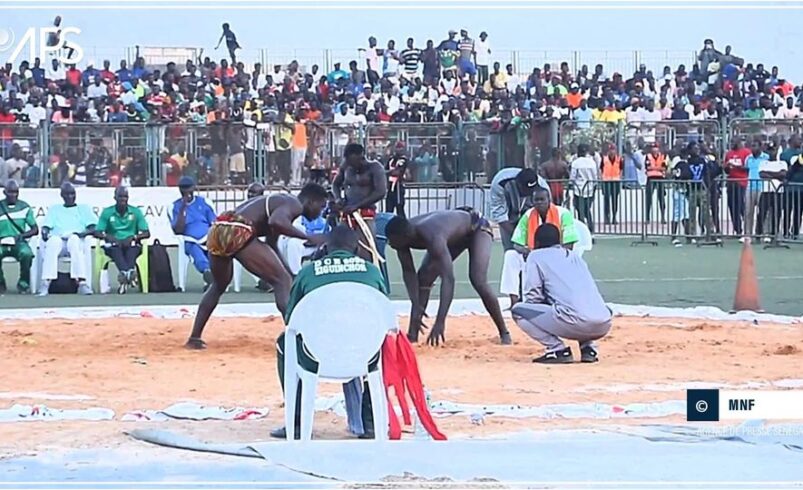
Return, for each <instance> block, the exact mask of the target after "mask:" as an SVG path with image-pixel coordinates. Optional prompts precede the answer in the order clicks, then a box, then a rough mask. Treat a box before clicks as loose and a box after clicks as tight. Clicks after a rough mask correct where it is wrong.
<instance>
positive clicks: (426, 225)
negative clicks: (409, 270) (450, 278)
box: [410, 210, 473, 250]
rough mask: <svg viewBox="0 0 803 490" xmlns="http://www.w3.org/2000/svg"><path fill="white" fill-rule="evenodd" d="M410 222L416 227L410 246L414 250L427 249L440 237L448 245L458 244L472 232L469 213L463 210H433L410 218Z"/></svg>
mask: <svg viewBox="0 0 803 490" xmlns="http://www.w3.org/2000/svg"><path fill="white" fill-rule="evenodd" d="M410 224H411V225H413V226H415V229H416V238H415V239H414V240H413V241H412V242H411V243H410V248H412V249H416V250H429V249H430V248H432V247H433V246H434V245H435V244H436V243H437V242H439V241H440V240H442V239H446V243H447V245H448V246H450V247H451V246H454V245H460V244H462V243H463V242H465V241H466V240H467V239H468V238H469V237H470V236H471V235H472V234H473V231H472V229H471V215H470V214H469V213H466V212H464V211H456V210H448V211H433V212H431V213H427V214H423V215H420V216H416V217H414V218H411V219H410Z"/></svg>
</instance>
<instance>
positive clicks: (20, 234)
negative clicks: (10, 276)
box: [0, 180, 39, 294]
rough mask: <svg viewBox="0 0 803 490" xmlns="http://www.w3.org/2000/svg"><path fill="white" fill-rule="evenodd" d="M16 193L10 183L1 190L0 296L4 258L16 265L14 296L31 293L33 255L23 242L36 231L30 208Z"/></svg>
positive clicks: (37, 231) (17, 191) (12, 184)
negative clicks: (2, 195)
mask: <svg viewBox="0 0 803 490" xmlns="http://www.w3.org/2000/svg"><path fill="white" fill-rule="evenodd" d="M19 192H20V190H19V186H18V185H17V183H16V182H15V181H13V180H10V181H8V182H7V183H6V187H5V189H4V190H3V193H4V194H5V196H6V198H5V199H3V200H2V201H0V294H5V292H6V279H5V276H4V275H3V266H2V261H3V259H5V258H6V257H10V258H12V259H14V260H16V261H17V262H19V265H20V275H19V280H18V281H17V292H19V293H20V294H25V293H29V292H30V290H31V264H33V251H32V250H31V247H30V246H28V242H27V240H28V239H30V238H32V237H34V236H36V235H37V234H39V228H38V227H37V226H36V220H34V217H33V211H32V210H31V207H30V206H28V203H26V202H25V201H20V200H19Z"/></svg>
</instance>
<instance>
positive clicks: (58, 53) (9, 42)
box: [0, 26, 84, 65]
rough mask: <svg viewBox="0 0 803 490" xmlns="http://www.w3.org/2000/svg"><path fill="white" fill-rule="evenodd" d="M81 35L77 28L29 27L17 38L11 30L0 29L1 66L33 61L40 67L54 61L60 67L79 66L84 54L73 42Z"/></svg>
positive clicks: (79, 46)
mask: <svg viewBox="0 0 803 490" xmlns="http://www.w3.org/2000/svg"><path fill="white" fill-rule="evenodd" d="M80 34H81V29H79V28H78V27H55V26H50V27H29V28H28V29H26V30H25V32H24V33H22V35H20V36H17V35H16V34H15V33H14V31H13V30H11V29H10V28H6V27H0V62H2V63H11V64H12V65H16V64H17V63H18V62H22V61H26V60H27V61H29V62H30V63H33V60H34V59H35V58H39V59H41V60H42V63H46V62H49V60H50V59H53V58H55V59H57V60H59V61H60V62H61V63H63V64H78V63H80V62H81V60H82V59H83V58H84V50H83V49H82V48H81V45H80V44H78V43H77V42H76V40H75V39H76V38H77V37H78V36H79V35H80Z"/></svg>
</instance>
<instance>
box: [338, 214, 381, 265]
mask: <svg viewBox="0 0 803 490" xmlns="http://www.w3.org/2000/svg"><path fill="white" fill-rule="evenodd" d="M375 217H376V210H374V209H358V210H357V211H354V213H352V214H351V215H347V214H341V215H340V220H341V222H342V223H343V224H345V225H346V226H348V227H349V228H351V229H352V230H354V231H356V232H358V233H359V234H360V235H362V237H363V238H364V240H360V246H361V247H362V248H364V249H366V250H367V251H368V252H369V253H370V254H371V261H372V262H373V264H374V265H375V266H377V267H379V265H380V264H381V263H383V262H384V261H385V259H383V258H382V256H381V255H380V254H379V249H378V248H377V247H376V238H375V237H374V235H373V233H371V228H370V227H369V226H368V224H367V223H366V220H373V219H374V218H375ZM366 242H367V243H366Z"/></svg>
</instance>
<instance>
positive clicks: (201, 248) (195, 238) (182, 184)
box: [170, 177, 217, 287]
mask: <svg viewBox="0 0 803 490" xmlns="http://www.w3.org/2000/svg"><path fill="white" fill-rule="evenodd" d="M178 189H179V192H181V199H178V200H176V201H175V202H174V203H173V212H172V215H171V220H170V224H171V226H172V227H173V232H174V233H175V234H176V235H183V236H184V237H187V238H188V239H187V240H186V241H185V242H184V250H183V253H185V254H186V255H188V256H189V257H190V258H191V259H192V263H193V266H194V267H195V269H196V270H197V271H198V272H199V273H201V274H202V275H203V278H204V282H205V283H206V285H207V287H208V286H209V284H211V283H212V273H211V271H210V270H209V258H208V257H207V254H206V248H205V243H206V235H207V233H208V232H209V228H210V227H211V226H212V223H213V222H214V221H215V219H217V216H216V215H215V211H214V210H213V209H212V206H210V205H209V204H208V203H207V202H206V200H205V199H204V198H203V197H201V196H196V195H195V181H193V180H192V179H191V178H189V177H182V178H181V180H179V183H178Z"/></svg>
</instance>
